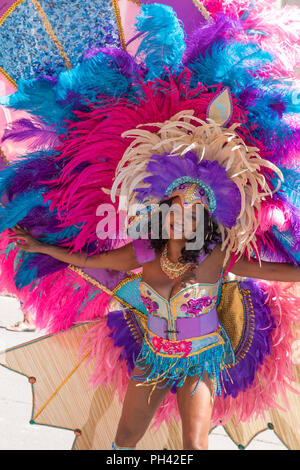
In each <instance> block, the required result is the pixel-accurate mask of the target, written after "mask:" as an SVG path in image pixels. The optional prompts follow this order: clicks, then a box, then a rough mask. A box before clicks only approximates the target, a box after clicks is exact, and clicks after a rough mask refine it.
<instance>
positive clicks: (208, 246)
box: [148, 198, 221, 265]
mask: <svg viewBox="0 0 300 470" xmlns="http://www.w3.org/2000/svg"><path fill="white" fill-rule="evenodd" d="M173 199H174V198H171V199H168V200H167V201H162V202H161V203H160V204H162V203H164V204H168V206H169V207H171V204H172V201H173ZM164 220H165V219H164V218H163V214H162V213H161V212H160V214H159V238H151V221H150V220H149V223H148V234H149V241H150V246H151V248H153V249H154V250H155V251H156V252H157V253H161V252H162V251H163V249H164V247H165V245H166V243H167V242H168V239H167V238H163V225H164ZM195 238H196V237H194V238H193V239H190V240H188V241H189V242H194V241H195ZM220 241H221V236H220V232H219V230H218V225H217V224H216V223H215V222H214V220H213V219H212V217H211V216H210V215H209V213H208V211H207V210H206V209H205V208H204V244H203V246H202V248H201V249H200V250H187V249H186V247H183V248H182V250H181V257H180V258H179V261H180V262H181V263H193V264H195V265H197V264H198V259H199V257H200V256H201V255H202V254H204V253H205V254H209V253H211V252H212V250H213V247H214V245H215V243H219V242H220Z"/></svg>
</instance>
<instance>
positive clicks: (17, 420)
mask: <svg viewBox="0 0 300 470" xmlns="http://www.w3.org/2000/svg"><path fill="white" fill-rule="evenodd" d="M22 318H23V316H22V313H21V311H20V308H19V304H18V302H17V300H16V299H14V298H12V297H5V296H2V297H1V296H0V351H2V350H4V349H7V348H11V347H13V346H17V345H19V344H22V343H25V342H27V341H31V340H33V339H35V338H37V337H39V336H42V335H43V334H44V332H31V333H19V332H10V331H7V330H6V329H5V327H6V326H9V325H12V324H14V323H16V322H17V321H19V320H21V319H22ZM31 408H32V393H31V386H30V385H29V383H28V381H27V380H26V378H25V377H23V376H22V375H19V374H17V373H15V372H12V371H10V370H8V369H6V368H4V367H0V450H69V449H71V447H72V443H73V441H74V433H73V432H72V431H66V430H60V429H56V428H51V427H48V426H39V425H31V424H29V421H30V417H31ZM209 449H210V450H238V449H237V446H236V444H235V443H234V442H233V441H232V440H231V439H230V437H229V436H228V435H227V434H226V431H225V430H224V428H223V427H221V426H219V427H217V428H215V429H214V430H213V431H212V433H211V434H210V436H209ZM246 450H286V447H285V446H284V444H282V442H281V441H280V440H279V439H278V438H277V436H276V435H275V434H274V432H273V431H271V430H268V431H264V432H262V433H260V434H259V435H258V436H256V437H255V438H254V439H253V440H252V442H251V443H250V445H249V446H248V447H247V449H246Z"/></svg>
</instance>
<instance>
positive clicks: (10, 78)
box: [0, 67, 17, 88]
mask: <svg viewBox="0 0 300 470" xmlns="http://www.w3.org/2000/svg"><path fill="white" fill-rule="evenodd" d="M0 73H1V74H2V75H3V77H5V78H6V80H8V81H9V83H10V84H11V85H13V86H14V87H15V88H17V84H16V82H15V81H14V79H13V78H12V77H11V76H10V75H8V73H7V72H5V70H3V68H2V67H0Z"/></svg>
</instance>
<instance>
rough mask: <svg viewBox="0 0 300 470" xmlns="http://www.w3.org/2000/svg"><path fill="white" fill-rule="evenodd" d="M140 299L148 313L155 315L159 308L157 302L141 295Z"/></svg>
mask: <svg viewBox="0 0 300 470" xmlns="http://www.w3.org/2000/svg"><path fill="white" fill-rule="evenodd" d="M141 298H142V301H143V304H144V305H145V307H146V309H147V310H148V312H150V313H153V312H155V313H157V309H158V307H159V305H158V303H157V302H155V301H153V300H151V299H150V297H145V296H144V295H141Z"/></svg>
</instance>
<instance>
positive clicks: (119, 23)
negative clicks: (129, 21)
mask: <svg viewBox="0 0 300 470" xmlns="http://www.w3.org/2000/svg"><path fill="white" fill-rule="evenodd" d="M112 5H113V9H114V12H115V17H116V22H117V26H118V30H119V37H120V44H121V47H122V49H124V50H126V43H125V36H124V30H123V25H122V20H121V14H120V8H119V3H118V0H112Z"/></svg>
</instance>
